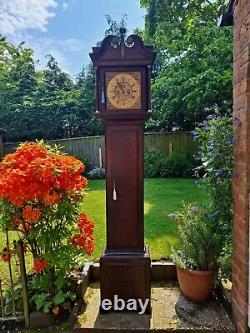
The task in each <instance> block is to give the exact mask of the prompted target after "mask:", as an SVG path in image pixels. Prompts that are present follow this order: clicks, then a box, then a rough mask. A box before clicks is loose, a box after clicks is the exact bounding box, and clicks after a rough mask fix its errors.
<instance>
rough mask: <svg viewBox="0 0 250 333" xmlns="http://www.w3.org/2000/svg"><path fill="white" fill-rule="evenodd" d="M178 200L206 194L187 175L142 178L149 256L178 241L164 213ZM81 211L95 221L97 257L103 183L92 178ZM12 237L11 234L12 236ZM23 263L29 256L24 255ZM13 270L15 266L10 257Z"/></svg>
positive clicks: (1, 269) (3, 270) (1, 272)
mask: <svg viewBox="0 0 250 333" xmlns="http://www.w3.org/2000/svg"><path fill="white" fill-rule="evenodd" d="M182 201H186V202H193V201H198V202H202V203H205V202H206V201H207V195H206V194H205V193H203V192H202V191H201V190H200V189H199V188H198V186H197V185H196V184H195V181H194V180H191V179H146V180H145V205H144V211H145V242H146V243H147V244H148V245H149V248H150V253H151V258H152V259H163V258H167V257H169V255H170V248H171V246H172V245H174V244H176V243H177V242H178V235H177V231H176V225H175V223H174V222H173V221H172V220H170V219H169V218H168V214H169V213H172V212H175V211H176V210H177V209H178V208H179V207H180V206H181V203H182ZM83 211H85V212H86V213H87V214H88V215H89V217H91V218H92V219H93V220H94V221H95V222H96V230H95V247H96V249H95V252H94V255H93V260H98V258H99V257H100V254H101V252H102V250H103V248H104V246H105V183H104V181H103V180H92V181H90V183H89V188H88V190H87V192H86V196H85V199H84V202H83ZM13 237H14V236H13ZM4 240H5V237H4V234H3V233H1V232H0V249H2V248H3V247H4V246H5V245H4ZM26 258H27V259H26V260H27V266H30V265H31V261H32V260H31V256H26ZM12 268H13V270H14V271H15V273H16V274H18V269H17V267H16V265H15V264H14V262H13V261H12ZM7 270H8V265H7V264H6V263H3V262H2V261H1V260H0V277H1V278H3V279H4V280H5V281H6V276H7Z"/></svg>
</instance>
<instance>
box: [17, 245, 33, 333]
mask: <svg viewBox="0 0 250 333" xmlns="http://www.w3.org/2000/svg"><path fill="white" fill-rule="evenodd" d="M17 255H18V258H19V264H20V274H21V283H22V291H23V313H24V320H25V327H26V328H29V327H30V315H29V294H28V287H27V275H26V268H25V259H24V251H23V241H22V240H18V241H17Z"/></svg>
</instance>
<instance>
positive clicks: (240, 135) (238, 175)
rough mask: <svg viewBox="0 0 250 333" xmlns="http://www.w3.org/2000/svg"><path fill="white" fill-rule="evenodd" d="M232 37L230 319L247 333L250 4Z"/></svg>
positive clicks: (245, 3)
mask: <svg viewBox="0 0 250 333" xmlns="http://www.w3.org/2000/svg"><path fill="white" fill-rule="evenodd" d="M234 17H235V36H234V39H235V40H234V117H236V118H237V121H236V122H235V130H236V131H237V134H236V145H235V170H234V171H235V172H234V181H233V194H234V227H233V292H232V306H233V319H234V323H235V325H236V327H237V332H238V333H246V332H248V323H247V321H248V257H249V246H248V243H249V236H248V235H249V230H248V224H249V190H250V0H238V1H237V0H236V4H235V12H234Z"/></svg>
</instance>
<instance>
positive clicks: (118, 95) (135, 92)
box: [105, 72, 141, 109]
mask: <svg viewBox="0 0 250 333" xmlns="http://www.w3.org/2000/svg"><path fill="white" fill-rule="evenodd" d="M105 81H106V87H107V88H106V89H107V90H106V93H107V108H108V109H140V108H141V73H140V72H109V73H106V76H105Z"/></svg>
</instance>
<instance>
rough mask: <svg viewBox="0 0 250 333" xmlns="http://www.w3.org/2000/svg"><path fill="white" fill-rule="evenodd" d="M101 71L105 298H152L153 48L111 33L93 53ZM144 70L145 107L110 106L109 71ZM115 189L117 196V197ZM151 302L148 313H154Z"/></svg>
mask: <svg viewBox="0 0 250 333" xmlns="http://www.w3.org/2000/svg"><path fill="white" fill-rule="evenodd" d="M90 57H91V59H92V61H93V64H94V66H95V69H96V95H97V110H98V111H97V116H98V117H99V118H100V119H101V120H102V122H103V124H104V126H105V148H106V213H107V214H106V215H107V223H106V235H107V236H106V237H107V240H106V248H105V250H104V252H103V255H102V256H101V258H100V289H101V301H102V300H103V299H110V300H113V298H114V295H118V297H119V298H122V299H124V300H125V301H126V300H128V299H131V298H132V299H142V300H146V299H149V300H150V290H151V283H150V266H151V260H150V256H149V251H148V248H147V246H145V244H144V182H143V181H144V167H143V165H144V122H145V120H146V119H148V118H149V117H150V113H151V112H150V81H151V68H152V64H153V61H154V57H155V54H154V51H153V48H152V46H145V45H144V43H143V41H142V40H141V38H140V37H138V36H137V35H131V36H129V37H128V38H127V39H126V40H125V30H122V29H121V36H120V39H119V40H117V38H116V37H115V36H108V37H106V38H105V39H104V40H103V42H102V44H101V46H100V47H94V48H93V53H91V54H90ZM107 72H140V73H141V103H140V105H141V108H140V109H138V108H137V109H132V108H131V109H125V110H124V109H115V110H114V109H108V108H107V96H106V88H107V87H106V83H105V74H106V73H107ZM114 191H115V194H116V196H117V198H116V200H115V198H114ZM150 309H151V306H150V301H149V305H148V309H147V312H150Z"/></svg>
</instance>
